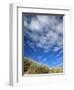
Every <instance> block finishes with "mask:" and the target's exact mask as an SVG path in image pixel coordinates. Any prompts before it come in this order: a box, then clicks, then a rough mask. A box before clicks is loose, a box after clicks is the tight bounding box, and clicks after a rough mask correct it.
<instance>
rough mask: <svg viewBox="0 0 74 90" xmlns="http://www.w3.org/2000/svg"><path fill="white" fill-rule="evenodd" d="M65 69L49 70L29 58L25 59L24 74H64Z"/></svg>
mask: <svg viewBox="0 0 74 90" xmlns="http://www.w3.org/2000/svg"><path fill="white" fill-rule="evenodd" d="M62 72H63V67H54V68H49V67H48V66H47V65H43V64H39V63H37V62H35V61H33V60H31V59H29V58H24V74H43V73H44V74H45V73H62Z"/></svg>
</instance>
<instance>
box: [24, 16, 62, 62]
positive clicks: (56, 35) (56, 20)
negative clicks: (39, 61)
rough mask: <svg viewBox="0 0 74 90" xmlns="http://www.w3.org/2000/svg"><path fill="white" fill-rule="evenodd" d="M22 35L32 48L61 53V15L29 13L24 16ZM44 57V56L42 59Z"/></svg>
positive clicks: (58, 54)
mask: <svg viewBox="0 0 74 90" xmlns="http://www.w3.org/2000/svg"><path fill="white" fill-rule="evenodd" d="M24 32H25V33H24V37H26V38H27V42H25V43H24V44H28V45H29V46H30V47H31V48H33V50H35V51H37V50H36V47H37V49H38V48H39V49H42V50H43V52H44V53H49V52H50V51H52V52H53V53H57V54H56V57H58V56H60V55H61V53H63V17H62V16H55V15H30V17H29V18H28V17H26V16H25V17H24ZM45 60H46V58H44V61H45Z"/></svg>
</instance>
